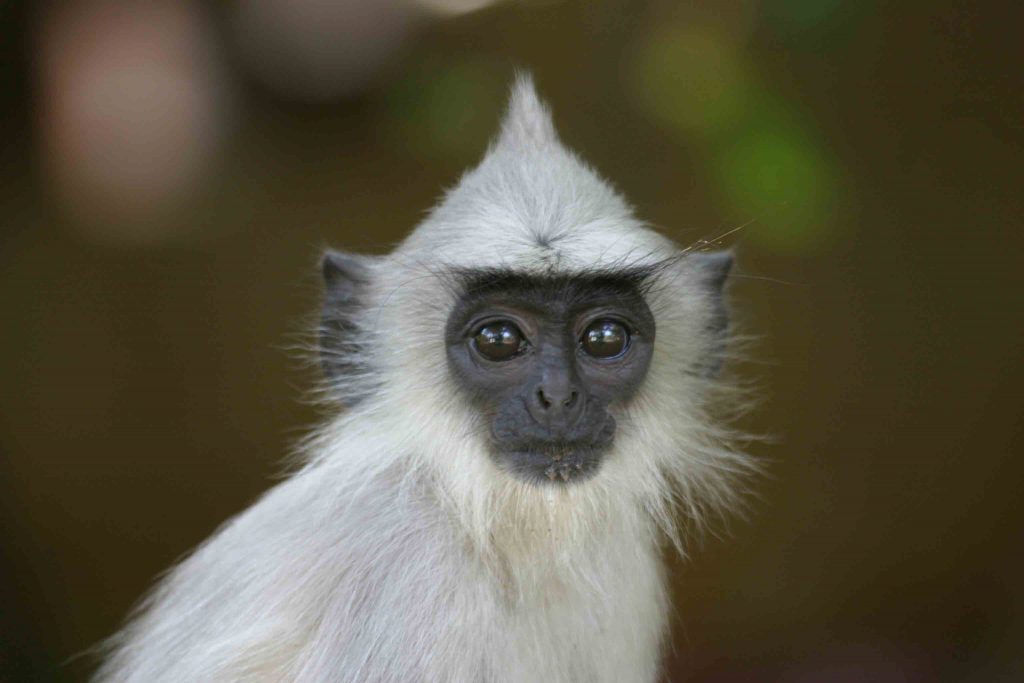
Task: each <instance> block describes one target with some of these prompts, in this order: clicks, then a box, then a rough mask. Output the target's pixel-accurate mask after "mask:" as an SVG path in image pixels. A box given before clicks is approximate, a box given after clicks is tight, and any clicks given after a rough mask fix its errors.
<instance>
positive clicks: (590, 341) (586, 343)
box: [581, 320, 629, 358]
mask: <svg viewBox="0 0 1024 683" xmlns="http://www.w3.org/2000/svg"><path fill="white" fill-rule="evenodd" d="M581 345H582V346H583V350H584V351H586V352H587V353H588V354H589V355H591V356H593V357H594V358H615V357H616V356H620V355H622V354H623V353H624V352H625V351H626V348H627V347H628V346H629V332H627V331H626V328H625V327H624V326H623V325H622V324H620V323H617V322H615V321H614V320H599V321H597V322H596V323H594V324H592V325H591V326H590V327H588V328H587V329H586V331H585V332H584V333H583V339H582V340H581Z"/></svg>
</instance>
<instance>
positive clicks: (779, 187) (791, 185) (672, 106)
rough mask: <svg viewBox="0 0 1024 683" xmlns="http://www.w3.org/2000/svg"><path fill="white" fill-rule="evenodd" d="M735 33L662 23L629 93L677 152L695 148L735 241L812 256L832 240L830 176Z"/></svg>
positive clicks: (809, 131) (640, 55)
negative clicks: (739, 233) (734, 229)
mask: <svg viewBox="0 0 1024 683" xmlns="http://www.w3.org/2000/svg"><path fill="white" fill-rule="evenodd" d="M745 56H746V55H745V46H744V45H743V44H741V43H740V42H738V38H737V37H736V36H732V35H730V34H728V33H726V32H723V31H721V30H720V29H716V28H713V27H699V26H680V25H673V24H669V25H664V26H660V27H658V28H656V29H655V30H654V31H653V32H652V33H651V34H649V35H648V36H646V37H645V38H644V42H643V43H642V44H641V45H640V47H639V49H638V50H637V53H636V58H635V59H634V60H633V62H632V71H631V72H630V75H631V77H632V78H631V81H630V86H631V88H632V90H633V93H634V94H635V96H636V101H637V103H638V105H639V106H640V108H641V109H642V110H643V111H644V112H645V113H646V114H648V115H649V116H651V118H653V119H654V120H655V121H657V122H658V123H659V124H660V125H661V126H662V127H664V128H665V130H666V131H667V132H669V133H670V134H671V135H673V136H674V137H675V139H676V140H677V141H678V142H680V143H681V144H683V145H688V146H696V147H697V148H698V149H699V150H701V151H702V152H703V154H704V157H705V159H706V164H707V168H708V171H709V174H710V177H711V180H712V181H713V183H714V186H715V188H716V190H717V192H718V197H719V199H720V201H721V202H722V204H723V207H722V211H723V214H724V215H725V216H727V217H729V219H735V222H736V223H737V224H739V223H745V222H747V221H750V222H751V226H750V228H749V229H748V230H746V231H744V237H743V239H744V240H745V241H749V242H757V243H761V244H763V245H765V246H768V247H770V248H772V249H776V250H780V249H784V250H811V249H815V248H817V247H820V246H821V245H823V244H825V243H826V242H827V241H829V240H830V239H831V238H832V237H833V234H832V233H833V231H834V230H835V223H834V221H833V220H832V215H833V213H832V205H833V201H834V197H835V193H836V192H835V190H836V179H837V171H836V168H835V166H834V163H833V162H832V160H831V159H830V157H829V155H828V154H827V152H826V151H825V145H824V143H823V141H821V140H820V138H819V136H818V135H817V131H816V130H815V129H814V127H813V126H811V125H809V123H808V122H807V121H806V120H804V119H803V118H802V116H801V115H800V112H799V111H798V110H796V109H795V108H794V107H792V106H790V105H789V104H788V103H787V102H786V101H785V100H783V99H782V98H781V97H779V96H778V95H776V94H775V93H774V92H773V91H772V90H771V88H770V87H769V85H768V84H766V83H764V82H763V80H762V79H761V78H759V75H758V72H757V70H756V69H754V68H752V67H751V66H750V65H749V64H748V63H747V61H746V60H745Z"/></svg>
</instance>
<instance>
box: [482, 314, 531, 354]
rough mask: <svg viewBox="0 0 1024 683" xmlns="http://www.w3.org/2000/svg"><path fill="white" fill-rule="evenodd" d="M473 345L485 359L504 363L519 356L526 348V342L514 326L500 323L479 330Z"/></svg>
mask: <svg viewBox="0 0 1024 683" xmlns="http://www.w3.org/2000/svg"><path fill="white" fill-rule="evenodd" d="M473 344H474V345H475V346H476V349H477V351H479V352H480V355H482V356H483V357H484V358H487V359H488V360H494V361H502V360H509V359H510V358H514V357H515V356H517V355H519V354H520V353H521V352H522V350H523V349H524V348H525V346H526V340H525V339H524V338H523V333H522V332H520V331H519V328H518V327H516V326H515V325H514V324H512V323H510V322H507V321H499V322H494V323H488V324H486V325H484V326H483V327H481V328H480V329H479V330H477V332H476V334H475V335H474V336H473Z"/></svg>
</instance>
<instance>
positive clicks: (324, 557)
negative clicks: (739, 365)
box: [100, 77, 750, 682]
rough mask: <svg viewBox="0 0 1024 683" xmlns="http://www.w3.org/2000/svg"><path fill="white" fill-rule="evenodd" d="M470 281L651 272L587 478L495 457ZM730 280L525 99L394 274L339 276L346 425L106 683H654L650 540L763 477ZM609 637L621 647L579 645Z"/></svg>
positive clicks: (210, 548)
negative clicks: (623, 193) (472, 400)
mask: <svg viewBox="0 0 1024 683" xmlns="http://www.w3.org/2000/svg"><path fill="white" fill-rule="evenodd" d="M481 267H484V268H501V269H506V270H511V271H516V272H522V273H526V274H535V275H545V274H553V273H557V274H576V273H579V274H586V273H593V272H603V271H607V272H613V271H620V270H622V269H627V268H628V269H645V270H647V271H649V273H650V275H649V278H648V282H647V285H646V286H645V289H644V292H645V296H646V302H647V305H648V306H649V308H650V309H651V312H652V313H653V315H654V318H655V321H656V324H657V335H658V336H657V343H656V344H655V347H654V353H653V356H652V359H651V365H650V369H649V372H648V375H647V378H646V380H645V381H644V383H643V385H642V386H641V387H640V389H639V392H638V394H637V396H636V397H635V398H634V399H633V400H631V401H630V402H629V405H628V406H623V407H620V408H618V409H617V410H618V411H619V412H617V413H616V415H615V417H616V420H617V421H618V423H619V425H620V428H619V430H618V432H617V434H616V437H615V441H614V445H613V447H612V450H611V451H610V452H609V453H608V455H607V457H606V458H605V461H604V463H603V465H602V468H601V470H600V472H599V473H598V474H597V475H596V476H594V477H593V478H591V479H589V480H587V481H585V482H581V483H579V484H575V485H572V486H566V487H538V486H535V485H533V484H531V483H529V482H525V481H521V480H519V479H515V478H513V477H510V476H509V475H508V474H507V473H506V472H503V471H501V470H500V469H499V468H498V467H496V466H495V464H494V463H493V461H492V460H491V459H490V458H489V457H488V456H487V449H488V446H487V432H486V429H484V428H483V427H482V425H481V423H480V420H479V416H478V414H477V413H476V412H475V411H474V410H473V409H472V407H471V406H469V405H467V404H466V402H465V400H464V399H463V398H462V397H461V396H460V394H459V392H458V391H457V389H456V387H455V386H454V385H453V382H452V378H451V376H450V372H449V370H448V368H447V364H446V356H445V343H444V339H443V335H442V334H441V330H444V328H445V324H446V320H447V317H448V315H449V313H450V311H451V309H452V306H453V305H454V302H455V299H456V297H457V296H458V294H459V292H458V289H457V286H456V285H455V284H454V281H453V280H452V278H451V273H453V272H458V271H462V270H465V269H470V268H481ZM727 270H728V259H727V258H724V257H718V256H714V255H707V254H703V255H700V254H697V253H696V252H695V251H690V250H687V249H680V248H679V247H677V246H676V245H675V244H674V243H673V242H672V241H670V240H669V239H667V238H665V237H663V236H661V235H659V234H658V233H656V232H654V231H652V230H650V229H649V228H647V227H646V226H644V225H643V224H642V223H641V222H639V221H638V220H637V219H636V218H635V217H634V216H633V213H632V211H631V209H630V207H629V206H628V205H627V204H626V202H625V201H624V200H623V199H622V198H621V197H619V195H618V194H616V193H615V191H613V190H612V189H611V188H610V187H609V186H608V185H607V184H606V183H605V182H604V181H602V180H601V179H600V178H599V177H598V176H597V175H596V174H595V173H594V172H593V171H592V170H591V169H590V168H588V167H587V166H586V165H585V164H584V163H583V162H581V161H580V160H579V159H578V158H577V157H576V156H575V155H574V154H572V153H571V152H569V151H568V150H567V149H565V148H564V147H563V146H562V144H561V143H560V142H559V140H558V138H557V136H556V133H555V130H554V126H553V125H552V121H551V117H550V114H549V112H548V111H547V109H546V107H545V106H544V105H543V104H542V103H541V101H540V100H539V99H538V97H537V95H536V93H535V91H534V88H533V85H532V83H531V81H530V80H529V79H528V78H526V77H520V78H519V79H518V80H517V81H516V83H515V85H514V87H513V91H512V97H511V101H510V104H509V110H508V113H507V115H506V118H505V120H504V123H503V124H502V129H501V133H500V135H499V136H498V138H497V140H496V141H495V142H494V144H493V145H492V146H491V148H490V150H489V151H488V153H487V155H486V156H485V158H484V160H483V161H482V162H481V163H480V165H479V166H477V167H476V168H475V169H474V170H472V171H470V172H469V173H467V174H466V175H465V176H464V177H463V178H462V179H461V180H460V181H459V183H458V184H457V186H456V187H455V188H454V189H452V190H451V191H450V192H448V193H447V194H446V196H445V197H444V198H443V200H442V201H441V202H440V204H439V205H438V206H437V207H435V208H434V209H433V211H432V212H431V213H430V214H429V216H428V217H427V218H426V219H425V220H424V221H423V222H422V223H421V224H420V225H419V226H418V227H417V228H416V229H415V231H414V232H413V233H412V234H411V235H410V236H409V237H408V238H407V239H406V240H405V241H404V242H403V243H402V244H401V245H399V246H398V248H397V249H395V251H394V252H393V253H391V254H390V255H387V256H383V257H364V256H349V255H340V254H333V255H329V256H328V257H327V258H326V260H325V274H326V275H327V283H328V295H327V303H326V306H325V321H324V330H323V331H322V332H321V338H322V340H323V345H322V346H323V349H322V353H323V354H324V356H323V362H324V364H325V366H328V367H329V368H332V369H333V370H334V371H335V372H334V373H333V374H332V376H333V377H334V379H333V384H332V386H331V387H330V394H331V395H332V396H336V397H340V399H341V400H342V401H343V402H345V403H348V404H349V406H350V408H349V409H348V410H347V411H346V412H344V413H343V414H341V415H340V416H338V417H337V418H335V419H333V420H332V421H331V422H329V423H328V424H327V425H326V426H325V427H324V428H323V429H322V430H320V431H319V432H318V433H317V434H316V435H315V436H314V437H313V438H311V439H310V440H309V441H308V443H307V445H306V448H305V450H306V452H307V453H308V457H307V463H306V464H305V465H304V466H303V468H302V469H301V470H300V471H298V472H297V473H296V474H295V475H293V476H292V477H291V478H290V479H289V480H288V481H287V482H285V483H283V484H282V485H280V486H278V487H276V488H275V489H274V490H273V491H271V492H270V493H268V494H267V495H266V496H265V497H264V498H263V499H262V500H261V501H260V502H259V503H258V504H257V505H255V506H254V507H253V508H251V509H250V510H248V511H247V512H245V513H244V514H242V515H240V516H239V517H238V518H236V519H235V520H233V521H232V522H230V523H229V524H228V525H226V526H225V527H224V528H223V529H222V530H221V531H220V532H218V534H217V535H215V536H214V537H213V538H212V539H211V540H210V541H208V542H207V543H206V544H204V545H203V546H202V547H200V548H199V549H198V550H197V551H196V553H194V554H193V555H192V556H191V557H190V558H189V559H187V560H185V561H184V562H183V563H182V564H181V565H180V566H179V567H178V568H176V569H175V570H174V571H173V572H172V573H171V574H170V575H169V577H168V578H167V579H166V580H165V581H164V582H163V584H162V585H161V586H160V587H159V589H158V590H157V592H156V593H155V594H154V595H153V596H152V597H151V598H150V599H149V600H148V601H147V603H146V604H145V605H144V606H143V608H142V610H141V611H140V614H139V616H138V617H137V618H136V619H135V620H134V621H133V622H132V624H131V625H130V626H129V627H128V628H127V629H126V630H125V632H124V633H123V634H122V635H121V636H119V637H118V639H117V640H116V643H115V646H116V647H117V651H116V653H115V654H114V656H113V657H112V658H111V659H110V660H109V661H108V663H107V664H106V665H105V666H104V668H103V669H102V670H101V672H100V679H101V680H110V681H129V680H130V681H147V682H148V681H162V680H174V681H184V680H254V681H255V680H302V681H328V680H346V681H349V680H351V681H357V680H389V681H390V680H394V681H400V680H438V681H442V680H443V681H462V680H465V681H467V682H468V681H479V680H492V679H493V680H510V681H527V680H541V679H542V678H545V677H546V678H548V679H553V680H650V679H651V677H652V676H654V675H655V673H656V670H657V650H658V644H659V643H660V639H661V637H662V632H663V628H664V623H665V610H666V608H667V605H665V602H666V600H665V595H664V588H663V581H662V578H661V575H660V564H659V563H658V559H657V557H658V554H659V550H658V547H659V543H658V538H659V533H664V534H667V536H668V537H669V538H670V539H672V540H673V541H675V542H676V544H677V545H678V544H679V535H678V533H677V531H676V528H677V526H676V523H675V520H677V519H678V517H679V516H680V513H681V514H682V515H684V516H685V517H688V518H690V519H693V520H698V521H699V520H700V519H702V518H703V517H704V514H703V511H704V510H705V509H707V508H709V507H720V506H721V507H727V506H728V505H729V503H730V502H731V501H732V500H733V490H734V488H733V486H732V485H731V484H732V481H733V479H734V478H735V476H736V475H738V474H743V473H744V472H746V471H748V470H749V469H750V465H749V463H748V461H747V460H746V459H745V458H744V457H743V456H741V455H737V454H735V453H734V452H732V451H731V450H729V449H728V448H727V447H726V446H725V445H724V443H725V441H724V437H725V436H727V433H726V432H725V431H723V430H722V429H721V428H719V427H716V426H715V425H714V423H713V421H712V419H711V417H710V415H709V413H708V405H709V401H710V400H711V397H712V395H713V394H714V393H715V392H716V390H717V389H718V388H719V380H717V379H716V375H717V373H716V372H714V371H712V369H711V368H713V367H714V366H716V365H717V364H718V363H720V357H721V354H722V352H723V349H722V347H723V339H722V334H723V331H722V329H721V325H719V324H718V323H720V322H721V318H722V316H723V310H722V304H721V301H720V288H721V281H722V279H724V277H725V274H726V272H727ZM332 316H333V317H332ZM396 338H397V339H419V340H427V342H426V343H425V345H424V346H422V347H420V348H418V349H417V352H416V353H410V352H408V351H407V349H406V348H405V347H403V345H402V344H388V343H382V341H384V340H386V339H396ZM431 340H433V341H431ZM680 504H681V508H682V509H680ZM625 584H629V585H628V586H626V585H625ZM597 603H601V605H603V606H600V607H598V606H595V605H596V604H597ZM606 618H607V619H615V620H621V621H622V622H623V626H622V627H623V628H624V629H626V631H625V632H624V635H620V636H617V637H616V638H615V639H614V640H609V641H608V642H605V641H600V637H599V636H597V635H592V636H587V635H586V634H587V633H591V632H593V633H599V632H600V633H604V632H605V631H606V630H607V629H608V624H607V623H604V622H603V620H604V619H606ZM595 628H596V631H595V630H594V629H595ZM601 637H603V636H601ZM504 638H507V639H508V642H506V643H502V642H500V640H501V639H504ZM495 639H498V641H495ZM581 639H582V640H581ZM595 639H596V640H595ZM581 646H587V647H591V646H592V647H593V651H589V650H588V651H587V652H582V653H581V652H579V648H580V647H581ZM495 648H498V649H497V650H496V649H495ZM502 648H507V649H509V653H504V651H503V650H501V649H502ZM547 648H550V649H547ZM567 648H568V649H569V650H573V649H575V650H576V651H572V652H567V651H566V649H567ZM499 650H501V651H499ZM385 660H387V661H385ZM614 676H618V678H614Z"/></svg>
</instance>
